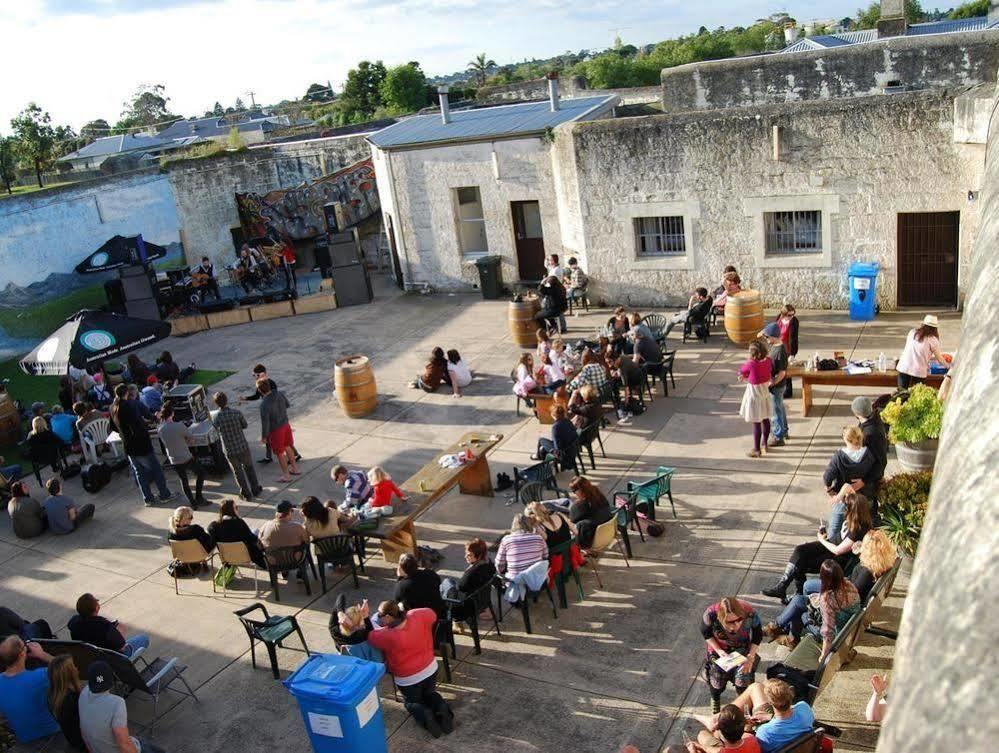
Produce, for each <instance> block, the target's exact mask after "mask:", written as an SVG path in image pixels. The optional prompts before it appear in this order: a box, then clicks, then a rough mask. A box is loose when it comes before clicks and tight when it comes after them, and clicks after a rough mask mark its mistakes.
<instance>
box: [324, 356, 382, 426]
mask: <svg viewBox="0 0 999 753" xmlns="http://www.w3.org/2000/svg"><path fill="white" fill-rule="evenodd" d="M333 384H334V386H335V388H336V398H337V400H339V401H340V407H341V408H342V409H343V412H344V414H345V415H346V416H347V417H348V418H361V417H362V416H367V415H368V414H369V413H374V411H375V408H377V407H378V387H377V386H376V385H375V372H374V370H373V369H372V368H371V362H370V361H369V360H368V357H367V356H347V357H346V358H341V359H340V360H339V361H337V362H336V365H335V366H334V368H333Z"/></svg>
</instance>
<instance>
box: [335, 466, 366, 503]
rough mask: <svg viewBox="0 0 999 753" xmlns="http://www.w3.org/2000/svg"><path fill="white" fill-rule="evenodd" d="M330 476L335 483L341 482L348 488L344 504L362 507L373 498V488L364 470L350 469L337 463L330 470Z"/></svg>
mask: <svg viewBox="0 0 999 753" xmlns="http://www.w3.org/2000/svg"><path fill="white" fill-rule="evenodd" d="M330 476H331V477H332V479H333V483H334V484H340V485H341V486H343V488H344V489H345V490H346V494H345V495H344V505H346V506H347V507H360V506H361V505H363V504H364V503H365V502H367V501H368V500H370V499H371V495H372V492H373V490H372V488H371V484H370V483H369V482H368V474H366V473H365V472H364V471H349V470H347V468H346V466H343V465H337V466H334V467H333V470H332V471H330Z"/></svg>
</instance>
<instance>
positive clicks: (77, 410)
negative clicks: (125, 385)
mask: <svg viewBox="0 0 999 753" xmlns="http://www.w3.org/2000/svg"><path fill="white" fill-rule="evenodd" d="M129 386H130V387H134V386H135V385H129ZM73 415H74V416H76V433H77V434H82V433H83V432H84V431H86V429H87V424H89V423H90V422H91V421H93V420H94V419H97V418H107V413H101V412H100V411H99V410H97V409H96V408H94V406H93V405H91V404H90V403H88V402H86V401H84V400H77V401H76V402H75V403H73Z"/></svg>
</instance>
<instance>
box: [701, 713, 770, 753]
mask: <svg viewBox="0 0 999 753" xmlns="http://www.w3.org/2000/svg"><path fill="white" fill-rule="evenodd" d="M711 723H712V727H713V728H714V729H713V730H712V731H710V732H709V731H708V730H706V729H704V730H701V731H700V733H699V734H698V735H697V742H696V743H688V744H687V746H686V749H687V753H712V752H713V751H716V750H720V751H738V752H739V753H760V744H759V742H757V740H756V736H755V735H753V733H752V732H746V715H745V714H744V713H743V711H742V709H741V708H739V707H738V706H736V705H734V704H731V703H729V704H726V705H724V706H722V709H721V711H719V712H718V714H717V716H716V717H715V718H714V719H712V720H711Z"/></svg>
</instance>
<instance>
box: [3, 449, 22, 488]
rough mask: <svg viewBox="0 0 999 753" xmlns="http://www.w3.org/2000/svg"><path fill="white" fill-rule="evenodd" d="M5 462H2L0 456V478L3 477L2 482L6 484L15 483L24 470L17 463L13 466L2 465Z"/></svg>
mask: <svg viewBox="0 0 999 753" xmlns="http://www.w3.org/2000/svg"><path fill="white" fill-rule="evenodd" d="M6 462H7V461H6V460H4V457H3V455H0V476H3V480H4V481H6V482H7V483H10V482H12V481H17V480H18V479H19V478H21V472H22V471H23V470H24V469H23V468H22V467H21V466H20V464H18V463H14V464H13V465H4V463H6Z"/></svg>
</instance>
